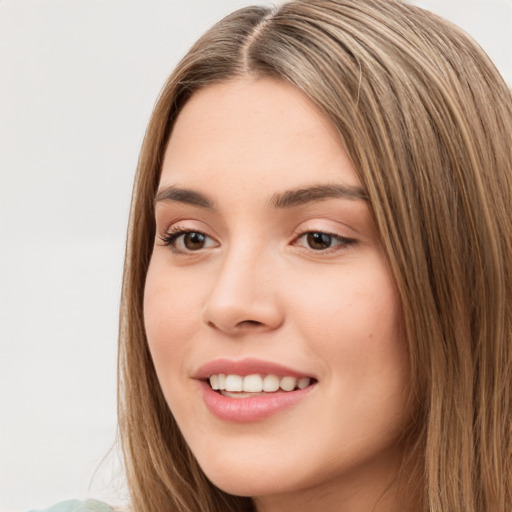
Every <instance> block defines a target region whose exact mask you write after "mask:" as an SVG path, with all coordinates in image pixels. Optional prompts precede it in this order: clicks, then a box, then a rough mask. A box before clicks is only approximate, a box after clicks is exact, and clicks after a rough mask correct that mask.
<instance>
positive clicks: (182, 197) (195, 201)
mask: <svg viewBox="0 0 512 512" xmlns="http://www.w3.org/2000/svg"><path fill="white" fill-rule="evenodd" d="M162 201H176V202H178V203H185V204H191V205H194V206H200V207H201V208H208V209H210V210H211V209H213V208H214V203H213V201H211V200H210V199H209V198H208V197H207V196H205V195H203V194H201V193H200V192H196V191H195V190H191V189H188V188H179V187H176V186H170V187H165V188H163V189H162V190H159V191H158V192H157V194H156V196H155V201H154V203H155V205H156V203H159V202H162Z"/></svg>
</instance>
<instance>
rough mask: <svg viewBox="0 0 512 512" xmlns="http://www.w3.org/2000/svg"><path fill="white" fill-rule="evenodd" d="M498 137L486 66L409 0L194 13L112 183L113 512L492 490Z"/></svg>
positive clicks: (496, 101) (504, 131)
mask: <svg viewBox="0 0 512 512" xmlns="http://www.w3.org/2000/svg"><path fill="white" fill-rule="evenodd" d="M511 142H512V99H511V94H510V91H509V89H508V88H507V87H506V85H505V83H504V82H503V80H502V79H501V77H500V76H499V74H498V72H497V71H496V69H495V68H494V66H493V65H492V63H491V62H490V61H489V59H488V58H487V57H486V56H485V55H484V54H483V52H482V51H481V50H480V49H479V48H477V47H476V45H475V44H474V43H473V42H471V41H470V40H469V39H468V37H467V36H465V35H464V34H463V33H462V32H461V31H459V30H458V29H456V28H455V27H453V26H452V25H450V24H449V23H447V22H445V21H444V20H442V19H440V18H438V17H436V16H434V15H432V14H430V13H427V12H424V11H422V10H421V9H419V8H416V7H413V6H410V5H407V4H404V3H401V2H397V1H394V0H374V1H367V0H312V1H294V2H290V3H287V4H284V5H283V6H281V7H279V8H276V9H264V8H259V7H254V8H246V9H242V10H240V11H237V12H235V13H234V14H232V15H230V16H228V17H227V18H225V19H224V20H222V21H221V22H219V23H218V24H217V25H215V26H214V27H213V28H212V29H211V30H210V31H209V32H208V33H206V34H205V35H204V36H203V37H202V38H201V39H200V40H199V41H198V42H197V43H196V44H195V45H194V46H193V47H192V49H191V50H190V51H189V53H188V54H187V56H186V57H185V58H184V59H183V61H182V62H181V63H180V65H179V66H178V68H177V69H176V70H175V72H174V73H173V74H172V76H171V77H170V78H169V80H168V82H167V83H166V85H165V87H164V89H163V91H162V93H161V95H160V98H159V100H158V103H157V105H156V107H155V110H154V113H153V116H152V118H151V121H150V123H149V127H148V130H147V134H146V138H145V142H144V145H143V148H142V152H141V156H140V162H139V171H138V174H137V177H136V182H135V188H134V195H133V203H132V211H131V220H130V230H129V239H128V245H127V257H126V265H125V274H124V287H123V306H122V313H121V335H120V356H119V357H120V358H119V421H120V430H121V441H122V445H123V449H124V454H125V462H126V470H127V476H128V483H129V487H130V492H131V498H132V505H133V510H135V511H139V510H140V511H142V510H144V511H154V512H156V511H161V510H173V511H174V510H176V511H185V510H186V511H227V510H230V511H241V510H257V511H258V512H268V511H280V510H295V511H299V510H322V511H329V510H336V511H349V510H350V511H351V512H354V511H363V510H364V511H368V510H372V511H374V512H383V511H391V510H401V511H419V510H425V511H427V510H428V511H431V512H448V511H453V512H455V511H459V510H464V511H466V512H483V511H491V510H492V511H493V512H494V511H496V512H505V511H508V510H511V509H512V487H511V477H512V468H511V464H512V462H511V461H512V436H511V419H512V415H511V408H512V403H511V393H510V388H511V384H512V378H511V375H512V373H511V371H512V355H511V311H510V308H511V306H510V305H511V304H512V300H511V299H512V297H511V291H512V290H511V284H512V282H511V275H510V267H511V261H512V258H511V250H512V244H511V241H512V226H511V219H510V215H509V212H510V204H511V179H512V143H511Z"/></svg>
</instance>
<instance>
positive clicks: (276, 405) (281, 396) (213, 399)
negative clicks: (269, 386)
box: [200, 381, 315, 423]
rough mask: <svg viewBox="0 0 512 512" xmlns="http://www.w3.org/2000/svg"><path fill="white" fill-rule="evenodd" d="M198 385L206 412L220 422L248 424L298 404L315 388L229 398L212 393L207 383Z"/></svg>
mask: <svg viewBox="0 0 512 512" xmlns="http://www.w3.org/2000/svg"><path fill="white" fill-rule="evenodd" d="M200 385H201V387H202V391H203V400H204V403H205V404H206V407H207V408H208V410H209V411H210V412H211V413H212V414H213V415H214V416H216V417H217V418H220V419H221V420H225V421H233V422H236V423H250V422H253V421H259V420H263V419H265V418H268V417H270V416H273V415H274V414H277V413H279V412H281V411H283V410H285V409H287V408H288V407H291V406H293V405H295V404H297V403H298V402H300V401H301V400H302V399H303V398H305V397H306V396H307V395H308V394H309V392H310V391H311V390H312V389H313V388H314V387H315V385H311V386H308V387H307V388H304V389H297V390H295V391H283V392H279V391H276V392H275V393H269V394H268V395H258V396H254V397H248V398H230V397H228V396H224V395H221V394H220V393H218V392H216V391H214V390H213V389H212V388H211V387H210V385H209V384H208V383H207V382H204V381H201V382H200Z"/></svg>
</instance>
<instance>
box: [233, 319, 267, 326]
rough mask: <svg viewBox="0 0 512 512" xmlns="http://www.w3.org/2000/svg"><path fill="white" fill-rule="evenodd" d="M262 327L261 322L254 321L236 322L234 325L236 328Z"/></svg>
mask: <svg viewBox="0 0 512 512" xmlns="http://www.w3.org/2000/svg"><path fill="white" fill-rule="evenodd" d="M260 325H263V324H262V323H261V322H257V321H256V320H243V321H242V322H238V323H237V324H236V326H237V327H259V326H260Z"/></svg>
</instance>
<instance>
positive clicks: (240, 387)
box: [208, 373, 316, 398]
mask: <svg viewBox="0 0 512 512" xmlns="http://www.w3.org/2000/svg"><path fill="white" fill-rule="evenodd" d="M208 383H209V384H210V387H211V388H212V389H213V390H214V391H217V392H218V393H219V394H221V395H223V396H228V397H232V398H247V397H251V396H261V395H265V394H268V393H276V392H290V391H296V390H298V389H305V388H307V387H308V386H311V385H313V384H315V383H316V380H315V379H313V378H312V377H293V376H278V375H273V374H267V375H264V374H257V373H256V374H251V375H235V374H228V375H226V374H223V373H219V374H214V375H210V377H209V379H208Z"/></svg>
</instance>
